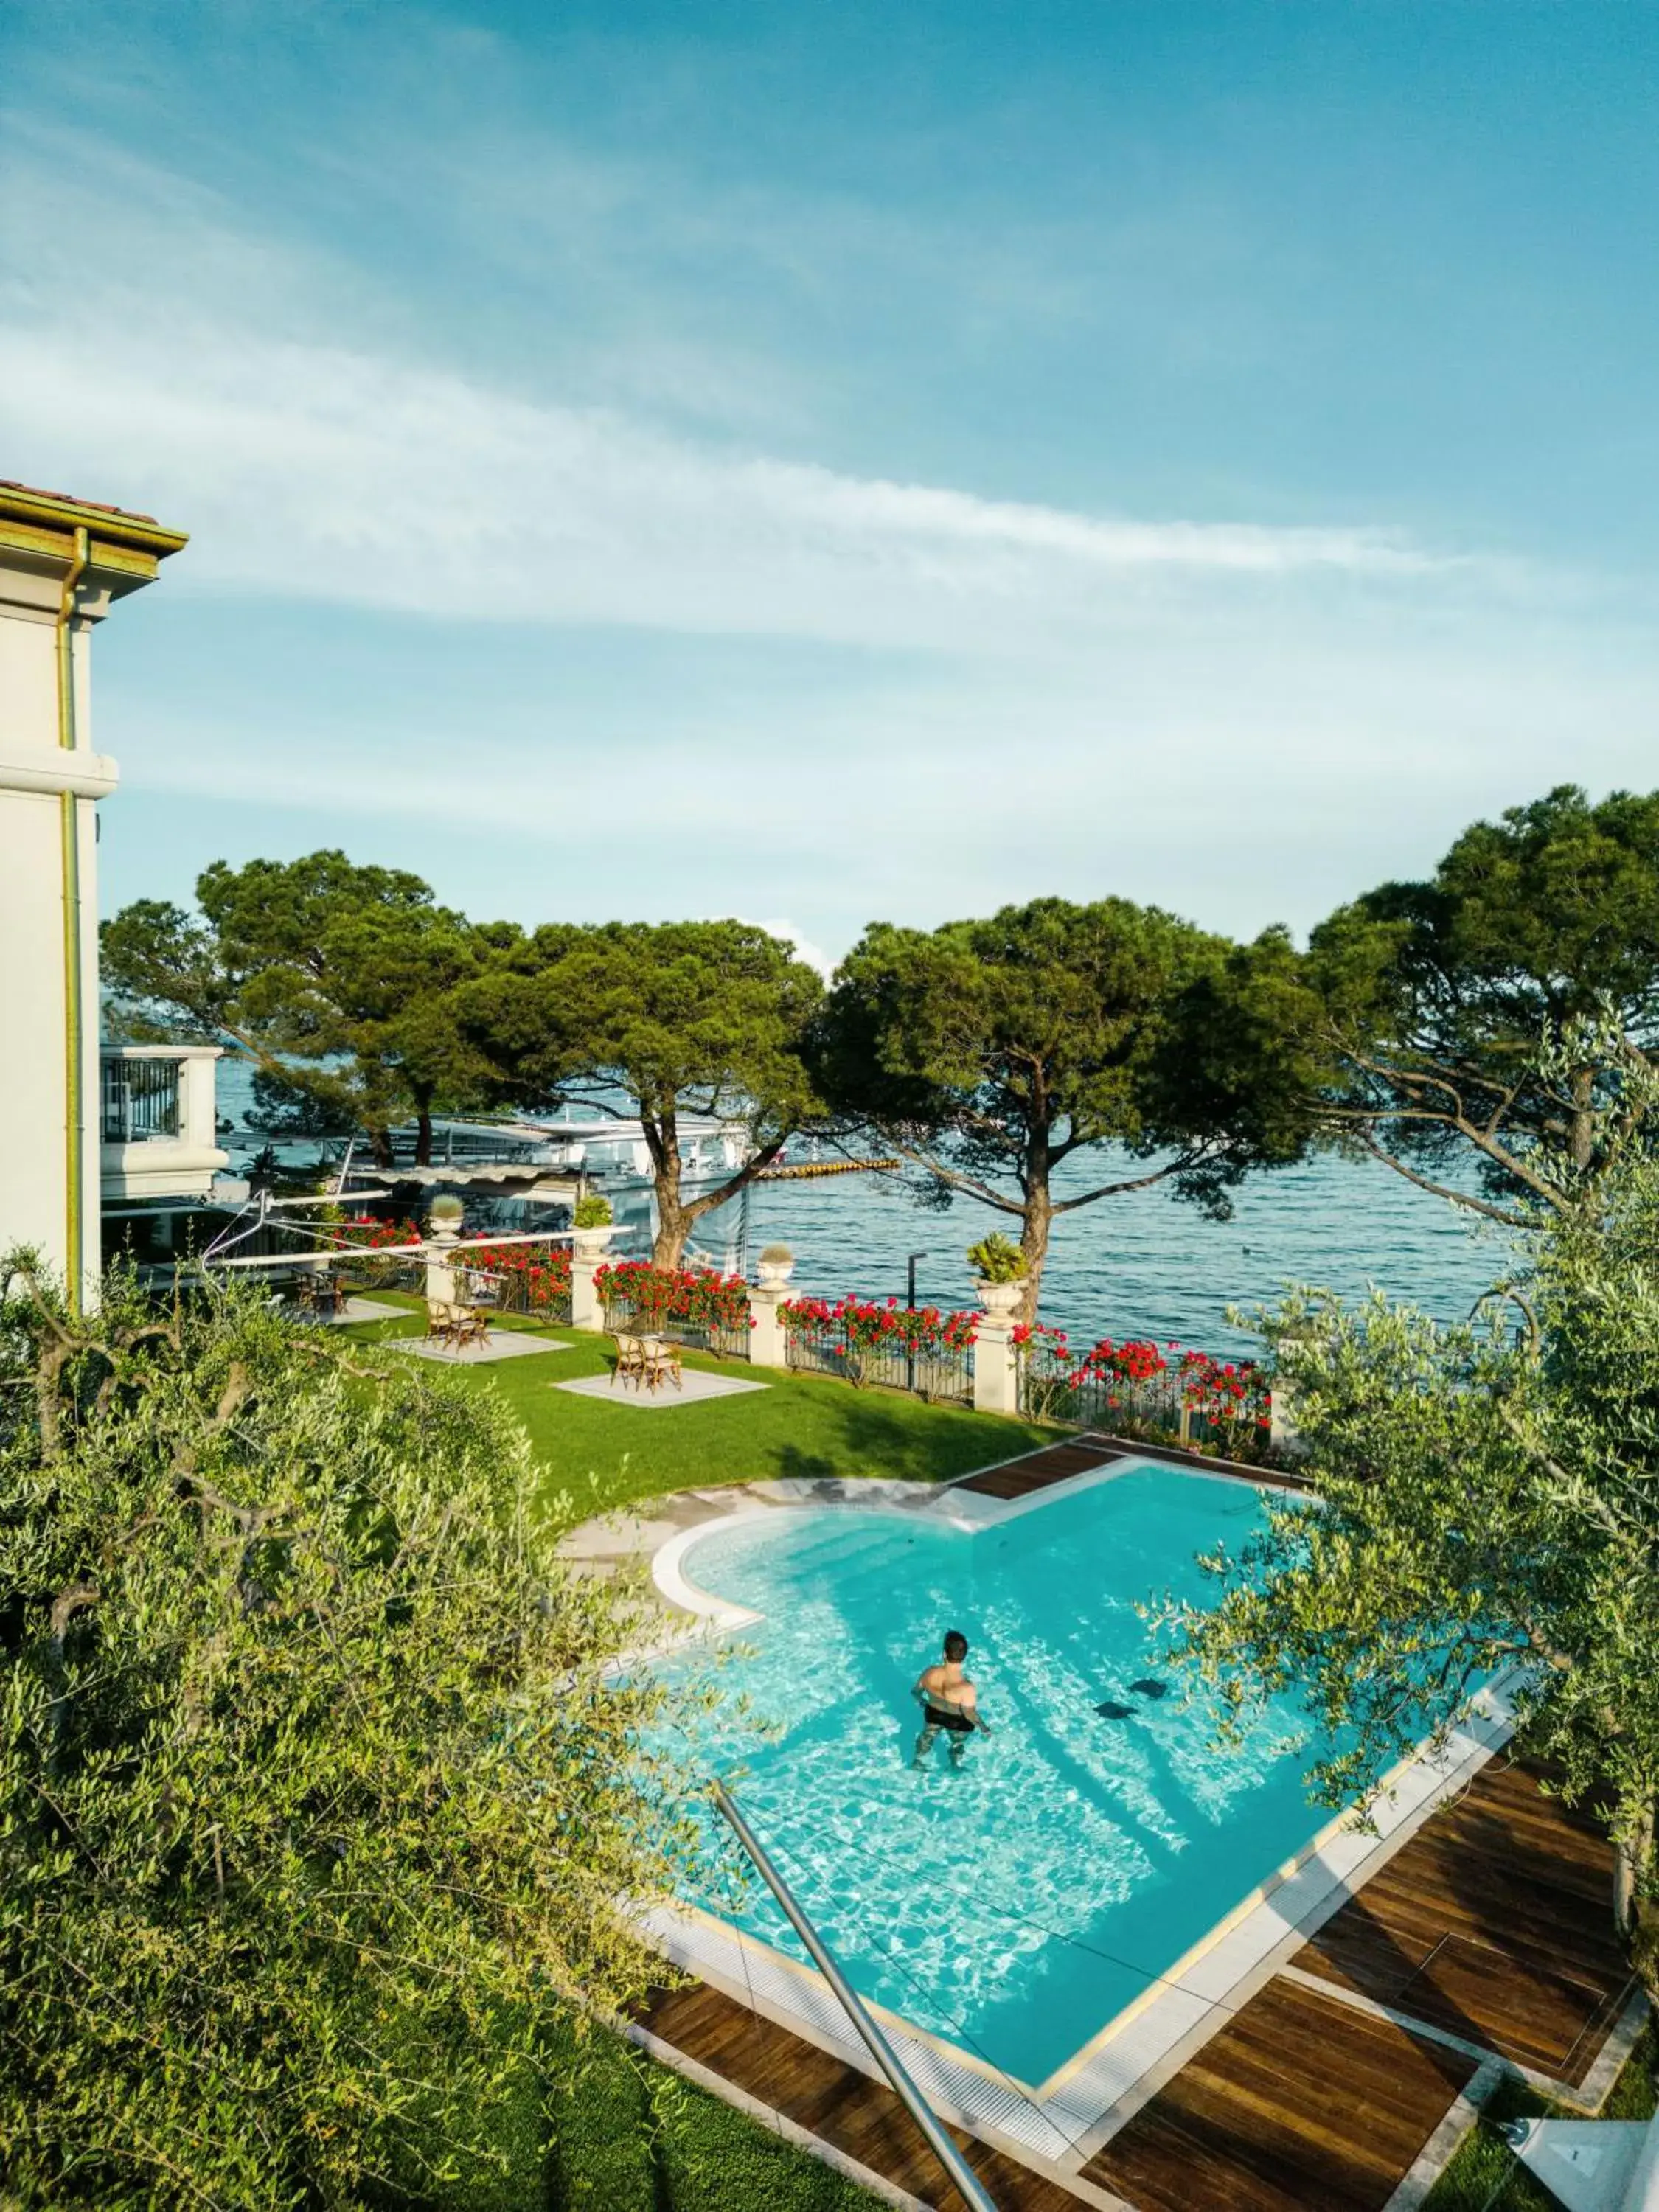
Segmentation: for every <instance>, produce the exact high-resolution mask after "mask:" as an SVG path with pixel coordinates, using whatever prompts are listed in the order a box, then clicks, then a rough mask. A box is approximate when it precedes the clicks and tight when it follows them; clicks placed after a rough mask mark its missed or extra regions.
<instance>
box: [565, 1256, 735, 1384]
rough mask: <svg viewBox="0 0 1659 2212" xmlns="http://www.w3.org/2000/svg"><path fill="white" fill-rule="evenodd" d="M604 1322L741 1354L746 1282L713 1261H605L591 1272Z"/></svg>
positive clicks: (725, 1354) (732, 1355)
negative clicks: (719, 1270)
mask: <svg viewBox="0 0 1659 2212" xmlns="http://www.w3.org/2000/svg"><path fill="white" fill-rule="evenodd" d="M593 1287H594V1288H595V1290H596V1291H598V1292H599V1297H600V1300H601V1301H602V1303H603V1304H604V1306H605V1326H606V1327H607V1328H638V1329H643V1330H648V1331H650V1332H651V1333H653V1334H656V1335H659V1336H669V1337H673V1338H675V1339H676V1340H678V1341H679V1342H681V1343H691V1344H697V1343H702V1344H704V1345H706V1346H708V1350H709V1351H711V1352H719V1353H720V1354H721V1355H722V1356H723V1357H725V1358H740V1359H746V1358H748V1356H749V1332H750V1329H751V1328H753V1327H754V1325H755V1324H754V1322H753V1319H752V1318H751V1316H750V1311H749V1285H748V1284H747V1283H745V1282H744V1279H743V1277H742V1276H741V1275H722V1274H719V1273H716V1272H715V1271H714V1269H713V1268H712V1267H711V1268H701V1267H653V1266H652V1265H651V1263H650V1261H648V1260H617V1261H608V1262H607V1263H606V1265H605V1266H604V1267H598V1268H596V1269H595V1270H594V1273H593Z"/></svg>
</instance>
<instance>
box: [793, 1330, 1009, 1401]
mask: <svg viewBox="0 0 1659 2212" xmlns="http://www.w3.org/2000/svg"><path fill="white" fill-rule="evenodd" d="M785 1343H786V1356H787V1359H788V1364H789V1365H790V1366H791V1367H792V1368H794V1369H797V1370H799V1371H800V1372H801V1373H802V1374H805V1375H833V1376H836V1379H837V1381H839V1382H842V1383H852V1384H854V1386H855V1387H856V1388H860V1389H867V1388H872V1387H873V1388H874V1389H880V1390H908V1391H909V1392H910V1393H911V1394H912V1395H914V1396H915V1397H918V1398H925V1399H927V1401H929V1402H930V1403H931V1404H934V1405H949V1406H971V1405H972V1404H973V1402H974V1348H973V1346H972V1345H970V1344H969V1345H963V1346H960V1347H959V1348H957V1349H954V1350H953V1349H950V1348H946V1347H940V1348H938V1349H935V1350H931V1351H925V1352H910V1351H907V1350H906V1349H905V1348H904V1346H902V1345H881V1346H870V1345H861V1344H858V1343H855V1342H852V1341H849V1340H848V1334H847V1331H846V1330H845V1328H835V1329H812V1330H810V1331H809V1330H799V1331H797V1330H793V1329H792V1330H790V1331H789V1333H788V1334H787V1338H786V1340H785Z"/></svg>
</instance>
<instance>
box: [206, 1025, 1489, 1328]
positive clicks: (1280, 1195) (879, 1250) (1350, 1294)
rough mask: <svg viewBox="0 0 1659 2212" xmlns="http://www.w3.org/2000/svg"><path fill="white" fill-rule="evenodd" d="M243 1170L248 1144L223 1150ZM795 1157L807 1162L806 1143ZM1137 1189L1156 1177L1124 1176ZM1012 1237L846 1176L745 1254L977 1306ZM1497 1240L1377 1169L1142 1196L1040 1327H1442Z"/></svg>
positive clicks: (1321, 1162) (795, 1200)
mask: <svg viewBox="0 0 1659 2212" xmlns="http://www.w3.org/2000/svg"><path fill="white" fill-rule="evenodd" d="M219 1097H220V1112H221V1114H222V1115H228V1116H230V1117H232V1118H233V1119H234V1120H236V1121H239V1122H240V1121H241V1120H242V1119H243V1117H244V1116H245V1115H246V1112H247V1110H248V1107H249V1105H250V1103H251V1097H250V1088H249V1083H248V1078H247V1075H246V1071H245V1070H244V1069H242V1068H240V1067H239V1066H236V1065H235V1064H234V1063H230V1062H222V1063H221V1065H220V1069H219ZM228 1142H229V1146H230V1149H231V1152H232V1156H233V1159H234V1161H235V1162H236V1163H237V1164H241V1163H242V1162H243V1161H245V1159H246V1157H247V1152H248V1151H249V1149H250V1146H249V1145H247V1144H239V1143H238V1142H237V1140H236V1139H234V1138H232V1139H229V1140H228ZM794 1152H795V1157H796V1158H801V1157H802V1156H803V1148H802V1147H801V1146H799V1145H797V1146H795V1148H794ZM1120 1165H1121V1171H1122V1172H1123V1173H1124V1174H1126V1175H1127V1174H1134V1173H1138V1172H1144V1171H1145V1169H1144V1164H1137V1163H1133V1162H1123V1163H1121V1164H1120ZM1111 1166H1112V1163H1111V1161H1110V1158H1109V1156H1107V1157H1105V1158H1104V1159H1103V1158H1095V1159H1094V1160H1092V1161H1085V1162H1084V1163H1082V1164H1079V1163H1078V1162H1075V1161H1069V1162H1067V1163H1066V1165H1065V1166H1064V1167H1063V1168H1062V1170H1061V1171H1060V1175H1059V1176H1057V1178H1056V1184H1057V1188H1059V1189H1060V1192H1061V1194H1066V1193H1068V1192H1071V1191H1079V1190H1086V1189H1089V1188H1092V1187H1093V1186H1094V1185H1096V1184H1097V1183H1098V1182H1104V1181H1106V1180H1108V1179H1109V1174H1110V1171H1111ZM617 1197H618V1200H619V1207H618V1210H619V1214H620V1216H621V1218H623V1220H624V1221H626V1222H629V1223H630V1224H631V1225H633V1226H634V1230H635V1234H634V1235H633V1237H630V1238H629V1240H628V1244H629V1248H630V1249H648V1248H647V1246H646V1244H645V1237H646V1234H647V1222H646V1218H645V1213H646V1199H645V1194H643V1192H639V1191H635V1192H633V1193H629V1194H617ZM742 1214H743V1209H742V1206H741V1204H740V1203H733V1204H732V1205H730V1206H723V1207H721V1208H720V1209H719V1210H718V1211H717V1212H714V1213H711V1214H708V1215H706V1216H705V1217H704V1218H703V1219H702V1221H700V1222H699V1223H698V1224H697V1226H696V1231H695V1232H694V1238H695V1243H696V1247H697V1248H698V1249H700V1250H701V1251H702V1252H703V1253H705V1254H707V1255H708V1257H709V1258H710V1259H711V1260H713V1261H714V1262H715V1263H716V1264H718V1265H720V1266H722V1267H727V1268H734V1267H736V1266H737V1264H738V1259H739V1255H740V1251H741V1245H740V1242H739V1239H740V1237H741V1234H742V1225H743V1223H742ZM1012 1226H1014V1225H1013V1224H1012V1222H1011V1221H1010V1220H1009V1219H1008V1218H1007V1217H999V1216H995V1215H993V1214H992V1213H991V1212H990V1211H989V1210H988V1209H987V1207H985V1206H981V1205H977V1204H975V1203H973V1202H972V1201H970V1200H966V1199H958V1200H957V1201H956V1202H955V1204H953V1205H952V1206H950V1207H949V1208H948V1209H947V1210H946V1211H945V1212H935V1211H934V1210H933V1209H932V1208H931V1207H927V1206H921V1205H919V1204H918V1203H917V1201H916V1200H915V1197H914V1196H913V1195H912V1194H911V1193H910V1191H909V1189H908V1187H907V1186H906V1185H905V1183H904V1182H902V1180H901V1179H900V1178H899V1177H898V1176H890V1175H842V1176H829V1177H826V1178H825V1179H824V1180H823V1181H822V1182H794V1181H791V1182H774V1183H757V1184H756V1185H755V1186H754V1187H753V1188H752V1189H751V1191H750V1196H749V1203H748V1251H749V1255H750V1260H751V1261H752V1260H753V1258H754V1256H755V1255H757V1253H758V1252H759V1251H760V1249H761V1248H762V1246H763V1245H764V1244H767V1243H772V1242H778V1243H786V1244H787V1245H788V1246H789V1247H790V1248H791V1249H792V1250H793V1252H794V1254H795V1260H796V1267H795V1274H794V1279H793V1287H794V1288H795V1289H796V1290H798V1291H801V1292H804V1293H807V1294H810V1295H813V1296H821V1297H828V1298H836V1297H840V1296H841V1294H842V1292H843V1291H860V1292H863V1293H866V1294H867V1295H869V1296H871V1297H878V1298H885V1297H889V1296H896V1297H900V1298H902V1297H903V1296H904V1291H905V1261H906V1257H907V1255H908V1254H909V1253H912V1252H916V1251H920V1252H921V1253H922V1254H923V1256H922V1257H921V1259H920V1260H918V1261H917V1263H916V1289H917V1295H918V1297H920V1299H921V1301H922V1303H924V1304H938V1305H944V1306H966V1305H971V1304H973V1303H974V1297H973V1290H972V1284H971V1279H970V1273H969V1267H968V1262H967V1259H966V1257H965V1256H964V1255H965V1251H966V1248H967V1247H968V1246H969V1244H971V1243H974V1242H975V1239H977V1238H978V1237H982V1236H984V1235H985V1233H986V1232H987V1230H989V1229H993V1228H998V1227H1000V1228H1003V1229H1005V1230H1007V1229H1009V1228H1011V1227H1012ZM1504 1253H1505V1245H1504V1239H1503V1236H1502V1232H1501V1231H1495V1230H1493V1229H1492V1227H1491V1226H1490V1225H1482V1224H1481V1223H1480V1221H1479V1220H1478V1218H1476V1217H1475V1216H1474V1215H1472V1214H1469V1213H1468V1212H1462V1211H1461V1210H1456V1209H1454V1208H1453V1207H1451V1206H1449V1205H1446V1204H1444V1203H1443V1201H1441V1200H1437V1199H1433V1198H1430V1197H1429V1196H1427V1195H1426V1194H1425V1193H1424V1192H1422V1191H1419V1190H1417V1189H1415V1188H1413V1186H1412V1185H1411V1184H1410V1183H1408V1182H1405V1181H1404V1180H1403V1178H1402V1177H1401V1176H1396V1175H1394V1174H1391V1173H1390V1172H1389V1170H1388V1169H1386V1168H1383V1167H1379V1166H1376V1164H1371V1163H1357V1162H1350V1161H1346V1160H1342V1159H1338V1158H1316V1159H1314V1160H1310V1162H1308V1163H1307V1164H1305V1165H1304V1166H1301V1167H1295V1168H1283V1169H1279V1170H1276V1171H1275V1172H1273V1173H1271V1174H1263V1175H1260V1176H1254V1177H1252V1178H1251V1179H1250V1180H1249V1182H1246V1183H1245V1184H1244V1185H1243V1188H1241V1189H1240V1190H1239V1191H1237V1193H1236V1194H1235V1196H1234V1217H1233V1218H1232V1220H1231V1221H1229V1222H1212V1221H1206V1219H1205V1218H1204V1217H1203V1216H1202V1215H1201V1214H1200V1213H1199V1212H1198V1211H1197V1210H1196V1209H1195V1208H1194V1207H1193V1206H1183V1205H1182V1204H1181V1203H1180V1202H1179V1201H1178V1200H1176V1199H1174V1198H1172V1197H1171V1196H1170V1194H1169V1192H1168V1191H1167V1190H1166V1189H1164V1188H1152V1189H1151V1190H1144V1191H1134V1192H1131V1193H1128V1194H1126V1195H1125V1196H1123V1197H1121V1198H1109V1199H1103V1200H1101V1201H1100V1202H1099V1203H1098V1204H1097V1205H1095V1206H1086V1207H1084V1208H1082V1209H1080V1210H1079V1212H1076V1213H1073V1214H1069V1215H1064V1216H1062V1217H1061V1218H1060V1221H1059V1223H1058V1224H1057V1225H1056V1228H1055V1231H1054V1241H1053V1243H1052V1245H1051V1248H1050V1250H1049V1255H1048V1267H1047V1268H1046V1270H1045V1272H1044V1275H1043V1285H1042V1312H1043V1318H1044V1319H1045V1320H1046V1321H1048V1322H1051V1323H1053V1324H1054V1326H1055V1327H1058V1328H1065V1329H1066V1330H1068V1331H1069V1332H1070V1334H1071V1335H1072V1338H1073V1341H1074V1342H1076V1341H1077V1340H1079V1339H1086V1340H1087V1341H1088V1342H1090V1343H1092V1342H1094V1341H1095V1340H1096V1339H1097V1338H1098V1337H1101V1336H1114V1337H1117V1338H1122V1337H1125V1336H1151V1337H1153V1338H1156V1339H1157V1340H1159V1341H1160V1342H1162V1341H1166V1340H1169V1339H1170V1338H1177V1339H1179V1340H1181V1341H1182V1343H1185V1344H1195V1345H1200V1346H1204V1347H1205V1348H1206V1350H1208V1351H1212V1352H1238V1351H1241V1350H1248V1349H1249V1345H1250V1339H1249V1337H1248V1335H1246V1334H1244V1333H1243V1332H1242V1331H1240V1330H1238V1329H1237V1328H1233V1327H1232V1326H1231V1324H1230V1323H1229V1322H1228V1320H1227V1318H1226V1309H1227V1308H1228V1306H1229V1305H1231V1304H1237V1305H1239V1306H1242V1307H1243V1308H1244V1309H1245V1310H1249V1309H1250V1308H1251V1307H1253V1306H1255V1305H1257V1304H1273V1303H1274V1302H1276V1301H1277V1300H1278V1299H1279V1297H1281V1296H1282V1295H1283V1291H1284V1287H1285V1284H1286V1283H1287V1282H1302V1283H1309V1284H1317V1285H1322V1287H1324V1288H1326V1289H1328V1290H1333V1291H1338V1292H1340V1294H1341V1295H1342V1296H1343V1297H1346V1298H1358V1297H1363V1296H1364V1293H1365V1291H1366V1288H1367V1286H1368V1285H1370V1284H1372V1283H1375V1284H1376V1285H1378V1286H1379V1287H1380V1288H1382V1289H1383V1291H1386V1292H1387V1293H1388V1294H1389V1297H1393V1298H1396V1299H1401V1300H1405V1301H1407V1302H1409V1303H1411V1304H1415V1305H1419V1306H1421V1307H1423V1308H1424V1309H1425V1310H1426V1311H1427V1312H1429V1313H1431V1314H1433V1315H1434V1316H1435V1317H1436V1318H1437V1320H1441V1321H1450V1320H1454V1319H1457V1318H1461V1317H1462V1316H1463V1315H1465V1314H1467V1313H1468V1310H1469V1307H1470V1306H1471V1304H1473V1303H1474V1300H1475V1298H1476V1297H1479V1295H1480V1292H1481V1291H1483V1290H1484V1289H1486V1286H1487V1285H1488V1284H1490V1283H1491V1282H1492V1281H1493V1280H1494V1279H1495V1278H1496V1277H1497V1276H1498V1275H1499V1274H1500V1273H1502V1272H1503V1269H1504Z"/></svg>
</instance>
